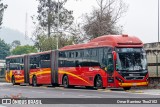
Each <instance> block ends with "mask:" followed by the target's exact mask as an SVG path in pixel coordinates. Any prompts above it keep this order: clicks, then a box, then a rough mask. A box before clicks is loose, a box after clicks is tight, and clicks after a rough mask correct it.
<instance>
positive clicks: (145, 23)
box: [3, 0, 158, 43]
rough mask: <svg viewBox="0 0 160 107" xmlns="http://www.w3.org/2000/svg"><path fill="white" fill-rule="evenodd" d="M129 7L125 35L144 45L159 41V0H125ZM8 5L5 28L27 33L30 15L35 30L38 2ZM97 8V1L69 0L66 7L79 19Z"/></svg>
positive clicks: (11, 1) (22, 0) (17, 0)
mask: <svg viewBox="0 0 160 107" xmlns="http://www.w3.org/2000/svg"><path fill="white" fill-rule="evenodd" d="M123 1H124V2H125V3H126V4H128V5H129V8H128V11H127V13H126V14H125V16H123V18H121V19H120V21H119V24H121V25H122V26H124V31H123V34H129V35H134V36H137V37H139V38H140V39H141V40H142V41H143V42H144V43H148V42H157V41H158V33H157V32H158V27H157V26H158V24H157V22H158V18H157V17H158V11H157V10H158V3H157V1H158V0H123ZM3 2H4V3H6V4H8V8H7V10H6V11H5V14H4V19H3V26H5V27H9V28H11V29H15V30H19V31H20V32H23V33H24V32H25V17H26V12H27V13H28V33H29V34H31V33H32V31H33V30H34V26H33V24H32V20H31V17H30V16H32V15H34V14H36V11H37V4H38V3H37V2H36V0H3ZM93 6H96V0H80V1H78V2H75V1H74V0H68V2H67V4H66V7H67V8H68V9H70V10H73V11H74V17H75V18H76V19H78V17H80V16H81V15H82V14H83V13H89V12H90V11H91V10H92V7H93Z"/></svg>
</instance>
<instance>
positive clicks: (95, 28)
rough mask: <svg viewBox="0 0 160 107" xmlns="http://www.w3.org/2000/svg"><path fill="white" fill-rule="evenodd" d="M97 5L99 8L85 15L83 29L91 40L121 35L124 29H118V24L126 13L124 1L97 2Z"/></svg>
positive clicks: (100, 0)
mask: <svg viewBox="0 0 160 107" xmlns="http://www.w3.org/2000/svg"><path fill="white" fill-rule="evenodd" d="M97 4H98V7H99V8H94V9H93V11H92V13H91V14H90V15H88V14H86V15H85V24H84V26H83V29H84V31H85V33H86V34H87V35H88V36H89V39H91V38H96V37H98V36H102V35H107V34H119V33H121V31H122V27H118V26H117V22H118V20H119V19H120V18H121V17H122V15H123V14H124V13H125V12H126V10H127V5H126V4H124V3H123V1H122V0H97Z"/></svg>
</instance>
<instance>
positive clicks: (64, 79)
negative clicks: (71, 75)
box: [63, 75, 69, 88]
mask: <svg viewBox="0 0 160 107" xmlns="http://www.w3.org/2000/svg"><path fill="white" fill-rule="evenodd" d="M63 86H64V88H69V80H68V77H67V75H66V76H64V77H63Z"/></svg>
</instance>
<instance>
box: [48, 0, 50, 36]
mask: <svg viewBox="0 0 160 107" xmlns="http://www.w3.org/2000/svg"><path fill="white" fill-rule="evenodd" d="M48 5H49V11H48V38H49V37H50V35H51V19H50V18H51V0H48Z"/></svg>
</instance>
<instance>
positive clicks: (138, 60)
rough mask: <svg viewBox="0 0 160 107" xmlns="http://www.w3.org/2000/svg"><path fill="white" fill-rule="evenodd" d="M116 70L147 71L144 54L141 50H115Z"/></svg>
mask: <svg viewBox="0 0 160 107" xmlns="http://www.w3.org/2000/svg"><path fill="white" fill-rule="evenodd" d="M116 51H117V62H116V70H119V71H123V70H125V71H126V70H127V71H140V70H146V69H147V60H146V53H145V51H144V49H143V48H117V49H116Z"/></svg>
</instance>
